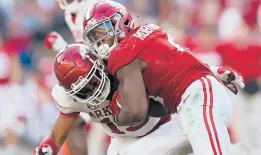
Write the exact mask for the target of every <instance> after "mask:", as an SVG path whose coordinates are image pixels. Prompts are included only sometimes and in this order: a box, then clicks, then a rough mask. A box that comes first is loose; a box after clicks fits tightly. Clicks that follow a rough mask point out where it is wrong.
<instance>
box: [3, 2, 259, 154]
mask: <svg viewBox="0 0 261 155" xmlns="http://www.w3.org/2000/svg"><path fill="white" fill-rule="evenodd" d="M117 1H118V2H120V3H122V4H127V8H128V9H129V10H130V11H131V12H132V15H133V17H135V16H139V18H138V19H137V21H136V23H137V24H136V25H139V24H142V23H144V22H151V23H156V24H158V25H160V26H161V27H162V28H163V29H165V30H166V31H167V32H168V33H169V34H170V35H171V36H172V37H173V39H174V41H175V42H176V43H179V44H181V45H182V46H184V47H188V48H190V49H191V51H192V52H194V53H195V55H197V56H198V57H199V58H200V59H201V60H202V61H205V62H207V63H208V64H212V65H216V66H228V67H231V68H233V69H235V70H237V71H238V72H240V73H241V74H242V76H243V78H244V80H245V83H246V87H245V89H244V90H243V91H241V92H240V93H239V95H238V96H234V95H231V97H232V99H233V103H234V106H235V107H237V113H236V116H237V121H238V123H237V124H236V125H237V128H238V129H239V134H240V138H241V143H243V145H244V146H245V147H246V150H247V152H248V153H247V154H249V155H250V154H251V155H252V154H253V155H257V154H259V155H260V154H261V152H260V150H261V117H260V116H261V115H260V111H261V93H260V85H261V77H260V76H261V42H260V39H261V38H260V37H261V36H260V30H261V1H260V0H117ZM0 21H1V22H0V102H1V107H0V155H7V154H5V152H8V150H12V149H13V148H17V149H19V150H20V153H21V155H22V154H23V152H24V154H32V150H33V148H34V147H35V146H37V144H39V143H40V142H41V140H42V138H44V137H45V136H46V135H47V134H48V133H49V130H50V128H51V126H52V124H53V122H54V120H55V119H56V115H57V114H58V111H57V110H56V108H55V104H54V103H53V101H52V98H51V95H50V91H51V89H52V87H53V86H54V84H55V83H56V79H55V76H54V75H53V72H52V69H53V64H52V63H53V59H54V57H55V53H53V52H50V51H49V50H47V49H46V48H45V47H44V43H43V42H44V39H45V36H46V34H47V33H48V32H50V31H53V30H54V31H57V32H59V33H61V34H62V36H63V37H64V38H65V40H66V41H68V42H72V36H71V33H70V31H69V29H68V27H67V25H66V24H65V21H64V12H63V10H61V9H60V8H59V7H58V5H57V3H56V1H55V0H1V3H0ZM8 155H12V154H10V153H9V154H8Z"/></svg>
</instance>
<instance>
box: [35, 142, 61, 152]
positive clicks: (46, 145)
mask: <svg viewBox="0 0 261 155" xmlns="http://www.w3.org/2000/svg"><path fill="white" fill-rule="evenodd" d="M58 151H59V150H58V148H57V146H56V144H55V143H54V142H53V141H52V140H51V139H46V140H44V141H43V142H42V143H41V144H40V146H39V147H37V148H36V149H35V150H34V153H33V155H57V153H58Z"/></svg>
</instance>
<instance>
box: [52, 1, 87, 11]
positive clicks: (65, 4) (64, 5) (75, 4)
mask: <svg viewBox="0 0 261 155" xmlns="http://www.w3.org/2000/svg"><path fill="white" fill-rule="evenodd" d="M56 1H57V2H58V4H59V6H60V8H61V9H63V10H70V11H72V12H76V11H77V9H79V8H80V7H81V2H83V1H84V0H56Z"/></svg>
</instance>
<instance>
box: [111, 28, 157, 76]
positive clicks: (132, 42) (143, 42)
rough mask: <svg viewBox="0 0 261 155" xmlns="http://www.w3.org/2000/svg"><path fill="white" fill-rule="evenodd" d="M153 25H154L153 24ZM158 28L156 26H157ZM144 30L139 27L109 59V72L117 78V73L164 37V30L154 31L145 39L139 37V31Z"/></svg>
mask: <svg viewBox="0 0 261 155" xmlns="http://www.w3.org/2000/svg"><path fill="white" fill-rule="evenodd" d="M151 25H152V24H151ZM155 27H156V25H155ZM141 28H142V26H141V27H138V28H136V29H135V30H133V32H132V33H131V34H130V35H129V36H127V37H126V38H124V39H123V40H122V41H121V42H120V43H119V44H118V45H117V46H116V47H115V49H114V50H113V51H111V54H110V56H109V59H108V70H109V72H110V73H111V74H112V75H113V76H115V75H116V72H117V71H118V70H119V69H120V68H122V67H124V66H125V65H128V64H129V63H131V62H132V61H133V60H134V59H135V58H138V56H139V54H140V53H141V52H142V51H143V50H144V49H145V48H146V47H147V46H148V45H149V44H151V43H152V42H154V41H155V40H156V38H157V37H159V36H160V35H162V30H161V29H158V27H156V28H157V29H155V30H153V31H152V33H151V34H149V35H148V36H145V37H144V38H142V37H143V36H142V37H139V34H140V33H142V32H139V30H140V29H141Z"/></svg>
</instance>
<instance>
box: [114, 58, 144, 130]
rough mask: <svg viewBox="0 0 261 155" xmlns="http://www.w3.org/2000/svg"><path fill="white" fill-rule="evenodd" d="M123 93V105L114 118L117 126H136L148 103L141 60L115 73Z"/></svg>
mask: <svg viewBox="0 0 261 155" xmlns="http://www.w3.org/2000/svg"><path fill="white" fill-rule="evenodd" d="M116 76H117V78H118V79H119V81H120V89H121V90H122V91H123V100H124V104H123V105H122V108H121V111H120V112H119V114H118V115H117V116H116V117H115V119H116V122H117V123H118V124H119V125H130V126H131V125H136V124H137V123H140V122H142V121H143V120H144V119H145V117H146V115H147V112H148V106H149V105H148V101H147V97H146V91H145V85H144V81H143V77H142V60H139V59H136V60H134V61H133V62H131V63H130V64H128V65H126V66H124V67H122V68H120V69H119V70H118V71H117V73H116Z"/></svg>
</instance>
